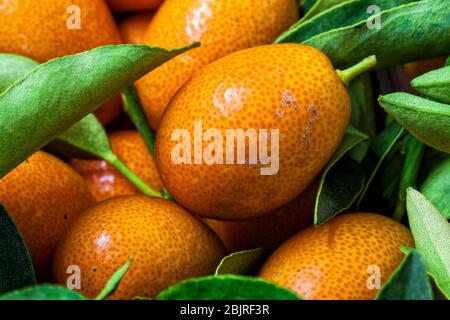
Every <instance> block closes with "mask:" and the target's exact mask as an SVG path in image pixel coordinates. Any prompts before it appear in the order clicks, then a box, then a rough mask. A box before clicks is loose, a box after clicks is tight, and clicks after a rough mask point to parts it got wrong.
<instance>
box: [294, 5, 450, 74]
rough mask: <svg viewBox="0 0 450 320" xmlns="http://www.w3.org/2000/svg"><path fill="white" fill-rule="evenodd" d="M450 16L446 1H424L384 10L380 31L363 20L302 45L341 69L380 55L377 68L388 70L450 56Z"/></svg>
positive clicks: (317, 36)
mask: <svg viewBox="0 0 450 320" xmlns="http://www.w3.org/2000/svg"><path fill="white" fill-rule="evenodd" d="M449 14H450V6H449V5H448V1H447V0H422V1H418V2H414V3H410V4H405V5H401V6H398V7H395V8H392V9H389V10H385V11H382V12H381V13H380V14H379V18H380V23H381V24H380V26H381V27H380V28H368V25H367V22H366V21H362V22H359V23H356V24H354V25H351V26H348V27H344V28H338V29H333V30H330V31H328V32H324V33H321V34H319V35H316V36H314V37H312V38H309V39H308V40H306V41H303V42H302V43H303V44H306V45H310V46H312V47H315V48H317V49H319V50H320V51H322V52H323V53H325V54H326V55H327V56H328V57H329V58H330V60H331V61H332V62H333V65H334V67H335V68H338V69H345V68H348V67H350V66H352V65H354V64H355V63H357V62H358V61H361V60H362V59H363V58H365V57H367V56H370V55H376V56H377V59H378V64H377V68H385V67H389V66H394V65H399V64H403V63H406V62H410V61H417V60H422V59H427V58H432V57H436V56H442V55H446V54H448V52H450V32H448V30H449V28H450V21H449V19H448V16H449ZM369 19H372V20H373V17H371V18H369ZM370 21H371V20H370ZM417 26H420V32H417Z"/></svg>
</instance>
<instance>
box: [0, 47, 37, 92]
mask: <svg viewBox="0 0 450 320" xmlns="http://www.w3.org/2000/svg"><path fill="white" fill-rule="evenodd" d="M38 65H39V63H37V62H36V61H34V60H31V59H29V58H26V57H23V56H19V55H15V54H8V53H0V93H2V92H3V91H4V90H5V89H6V88H8V87H9V86H11V85H12V84H13V83H14V82H16V81H17V80H18V79H20V78H22V77H23V76H25V75H26V74H27V73H28V72H30V71H31V70H32V69H34V68H35V67H37V66H38Z"/></svg>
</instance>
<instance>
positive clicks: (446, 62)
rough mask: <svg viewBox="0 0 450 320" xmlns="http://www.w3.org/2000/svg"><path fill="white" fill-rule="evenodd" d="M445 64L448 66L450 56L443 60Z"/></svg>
mask: <svg viewBox="0 0 450 320" xmlns="http://www.w3.org/2000/svg"><path fill="white" fill-rule="evenodd" d="M445 66H450V56H449V57H448V58H447V60H445Z"/></svg>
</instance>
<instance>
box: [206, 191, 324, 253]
mask: <svg viewBox="0 0 450 320" xmlns="http://www.w3.org/2000/svg"><path fill="white" fill-rule="evenodd" d="M317 188H318V184H317V183H313V184H312V185H311V186H309V187H308V188H307V189H306V190H305V191H303V192H302V194H301V195H299V196H298V197H297V198H295V199H294V200H292V201H291V202H289V203H288V204H285V205H284V206H282V207H281V208H279V209H276V210H274V211H273V212H271V213H268V214H266V215H264V216H262V217H259V218H256V219H250V220H243V221H221V220H213V219H205V221H206V223H207V224H208V225H209V226H210V227H211V229H213V230H214V231H215V232H216V234H217V235H218V236H219V238H220V239H221V240H222V242H223V243H224V244H225V246H226V248H227V250H228V251H229V252H237V251H242V250H249V249H255V248H265V249H267V250H275V249H276V248H277V247H278V246H279V245H280V244H281V243H283V242H284V241H286V240H287V239H288V238H290V237H291V236H292V235H294V234H296V233H297V232H299V231H300V230H302V229H303V228H305V227H307V226H309V225H311V224H312V222H313V220H314V204H315V199H316V194H317Z"/></svg>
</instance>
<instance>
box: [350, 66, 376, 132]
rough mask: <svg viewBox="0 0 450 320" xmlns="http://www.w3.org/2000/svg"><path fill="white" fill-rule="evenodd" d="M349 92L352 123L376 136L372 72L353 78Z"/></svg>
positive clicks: (360, 129) (362, 130)
mask: <svg viewBox="0 0 450 320" xmlns="http://www.w3.org/2000/svg"><path fill="white" fill-rule="evenodd" d="M348 93H349V95H350V99H351V103H352V113H351V118H350V124H351V125H352V126H353V127H355V128H356V129H358V130H359V131H361V132H363V133H364V134H366V135H368V136H369V137H373V136H375V134H376V123H375V109H374V103H373V84H372V82H371V80H370V73H364V74H362V75H360V76H359V77H357V78H356V79H353V80H352V81H351V82H350V84H349V86H348Z"/></svg>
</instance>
